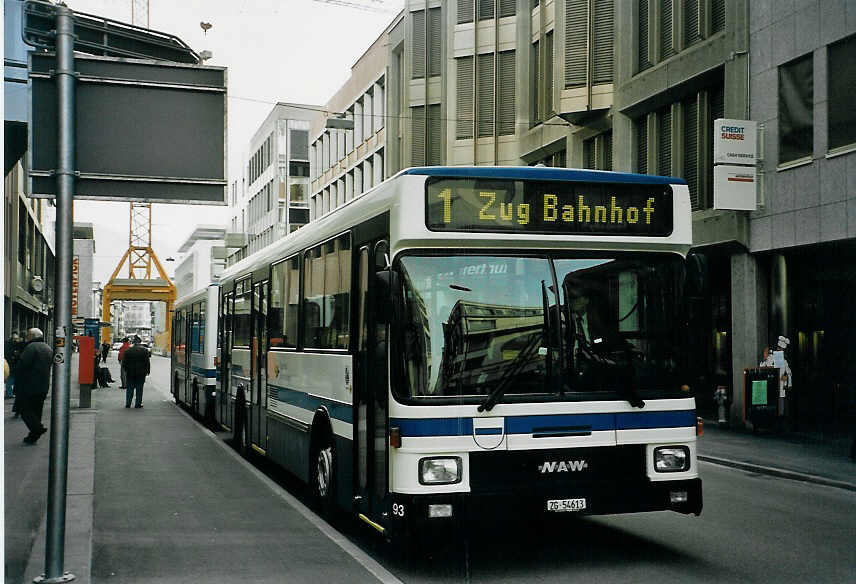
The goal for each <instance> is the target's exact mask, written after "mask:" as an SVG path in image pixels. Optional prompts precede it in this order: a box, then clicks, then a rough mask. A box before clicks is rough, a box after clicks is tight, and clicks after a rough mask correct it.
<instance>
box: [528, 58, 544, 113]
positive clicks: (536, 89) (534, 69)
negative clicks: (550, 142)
mask: <svg viewBox="0 0 856 584" xmlns="http://www.w3.org/2000/svg"><path fill="white" fill-rule="evenodd" d="M529 71H530V73H531V75H532V83H531V87H530V90H529V91H530V94H529V105H530V109H531V110H532V111H531V113H530V115H531V116H532V125H533V126H535V125H537V124H540V123H541V122H543V121H544V116H543V112H542V107H541V84H542V79H543V77H542V71H541V41H535V42H534V43H532V45H531V48H530V50H529Z"/></svg>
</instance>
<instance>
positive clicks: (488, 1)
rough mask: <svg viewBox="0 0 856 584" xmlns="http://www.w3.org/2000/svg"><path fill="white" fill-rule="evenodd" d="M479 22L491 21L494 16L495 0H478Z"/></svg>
mask: <svg viewBox="0 0 856 584" xmlns="http://www.w3.org/2000/svg"><path fill="white" fill-rule="evenodd" d="M477 1H478V12H479V20H491V19H492V18H493V15H494V0H477Z"/></svg>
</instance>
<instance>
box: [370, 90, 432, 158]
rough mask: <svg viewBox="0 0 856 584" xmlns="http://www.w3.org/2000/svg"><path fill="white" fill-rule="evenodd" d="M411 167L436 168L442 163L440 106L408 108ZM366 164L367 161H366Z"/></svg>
mask: <svg viewBox="0 0 856 584" xmlns="http://www.w3.org/2000/svg"><path fill="white" fill-rule="evenodd" d="M410 116H411V118H410V121H411V133H410V136H411V148H410V157H411V158H410V163H411V164H412V165H413V166H420V165H426V166H437V165H440V164H442V163H443V118H442V113H441V106H440V104H432V105H429V106H428V108H427V116H426V108H425V106H421V105H420V106H416V107H412V108H410ZM366 162H367V163H368V161H366Z"/></svg>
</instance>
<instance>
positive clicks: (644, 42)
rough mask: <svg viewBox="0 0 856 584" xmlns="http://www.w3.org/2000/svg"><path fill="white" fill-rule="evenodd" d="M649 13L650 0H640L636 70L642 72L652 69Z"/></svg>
mask: <svg viewBox="0 0 856 584" xmlns="http://www.w3.org/2000/svg"><path fill="white" fill-rule="evenodd" d="M649 19H650V14H649V11H648V0H639V22H638V23H637V27H638V28H637V31H636V37H637V39H638V42H639V46H638V48H637V53H638V54H637V59H636V69H637V72H640V73H641V72H642V71H644V70H645V69H648V68H650V67H651V65H652V63H651V46H650V43H651V39H650V37H649V33H650V29H651V23H650V20H649Z"/></svg>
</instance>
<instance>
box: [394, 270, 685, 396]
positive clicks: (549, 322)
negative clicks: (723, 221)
mask: <svg viewBox="0 0 856 584" xmlns="http://www.w3.org/2000/svg"><path fill="white" fill-rule="evenodd" d="M396 269H397V271H398V276H399V282H400V293H401V295H402V296H401V298H400V299H398V302H399V303H400V307H401V310H400V316H401V319H400V321H399V324H398V327H397V328H398V331H397V333H398V338H399V339H400V340H401V342H400V343H394V344H393V350H394V351H396V350H397V353H398V354H397V355H394V356H393V358H394V359H397V360H398V363H400V364H401V369H400V371H401V372H402V376H403V378H404V379H403V380H402V381H403V383H396V384H395V387H396V390H395V391H396V394H397V395H398V396H399V397H400V398H403V399H406V400H407V399H416V400H426V399H427V400H431V399H446V400H448V399H450V398H454V399H455V400H456V401H460V400H464V401H472V402H473V403H477V402H479V401H480V399H481V400H484V396H487V395H491V394H493V393H501V395H502V396H503V397H502V398H500V400H499V401H525V400H529V399H531V400H535V401H538V400H555V399H561V400H592V399H628V397H627V395H628V393H630V394H632V395H634V396H635V395H641V396H643V397H646V398H654V397H671V396H680V395H681V393H680V390H679V387H680V385H681V384H682V383H683V382H684V381H685V379H682V376H681V375H680V372H679V369H680V363H679V359H678V356H679V354H680V353H679V348H680V346H681V340H680V335H681V331H682V330H683V327H682V326H680V316H679V315H680V314H681V301H680V298H679V294H680V291H681V288H682V282H683V274H684V271H683V260H682V259H681V258H680V257H679V256H677V255H671V254H669V255H664V254H657V255H653V254H648V255H642V254H633V255H630V254H627V255H625V254H614V255H611V256H607V255H600V254H598V255H591V256H588V257H557V256H547V255H543V256H541V257H538V256H534V255H533V256H526V257H519V256H518V257H515V256H505V255H453V256H438V255H430V256H415V255H409V256H405V257H403V258H401V259H400V261H399V262H397V264H396ZM593 394H598V395H593ZM684 395H685V394H684ZM631 403H633V400H631Z"/></svg>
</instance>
